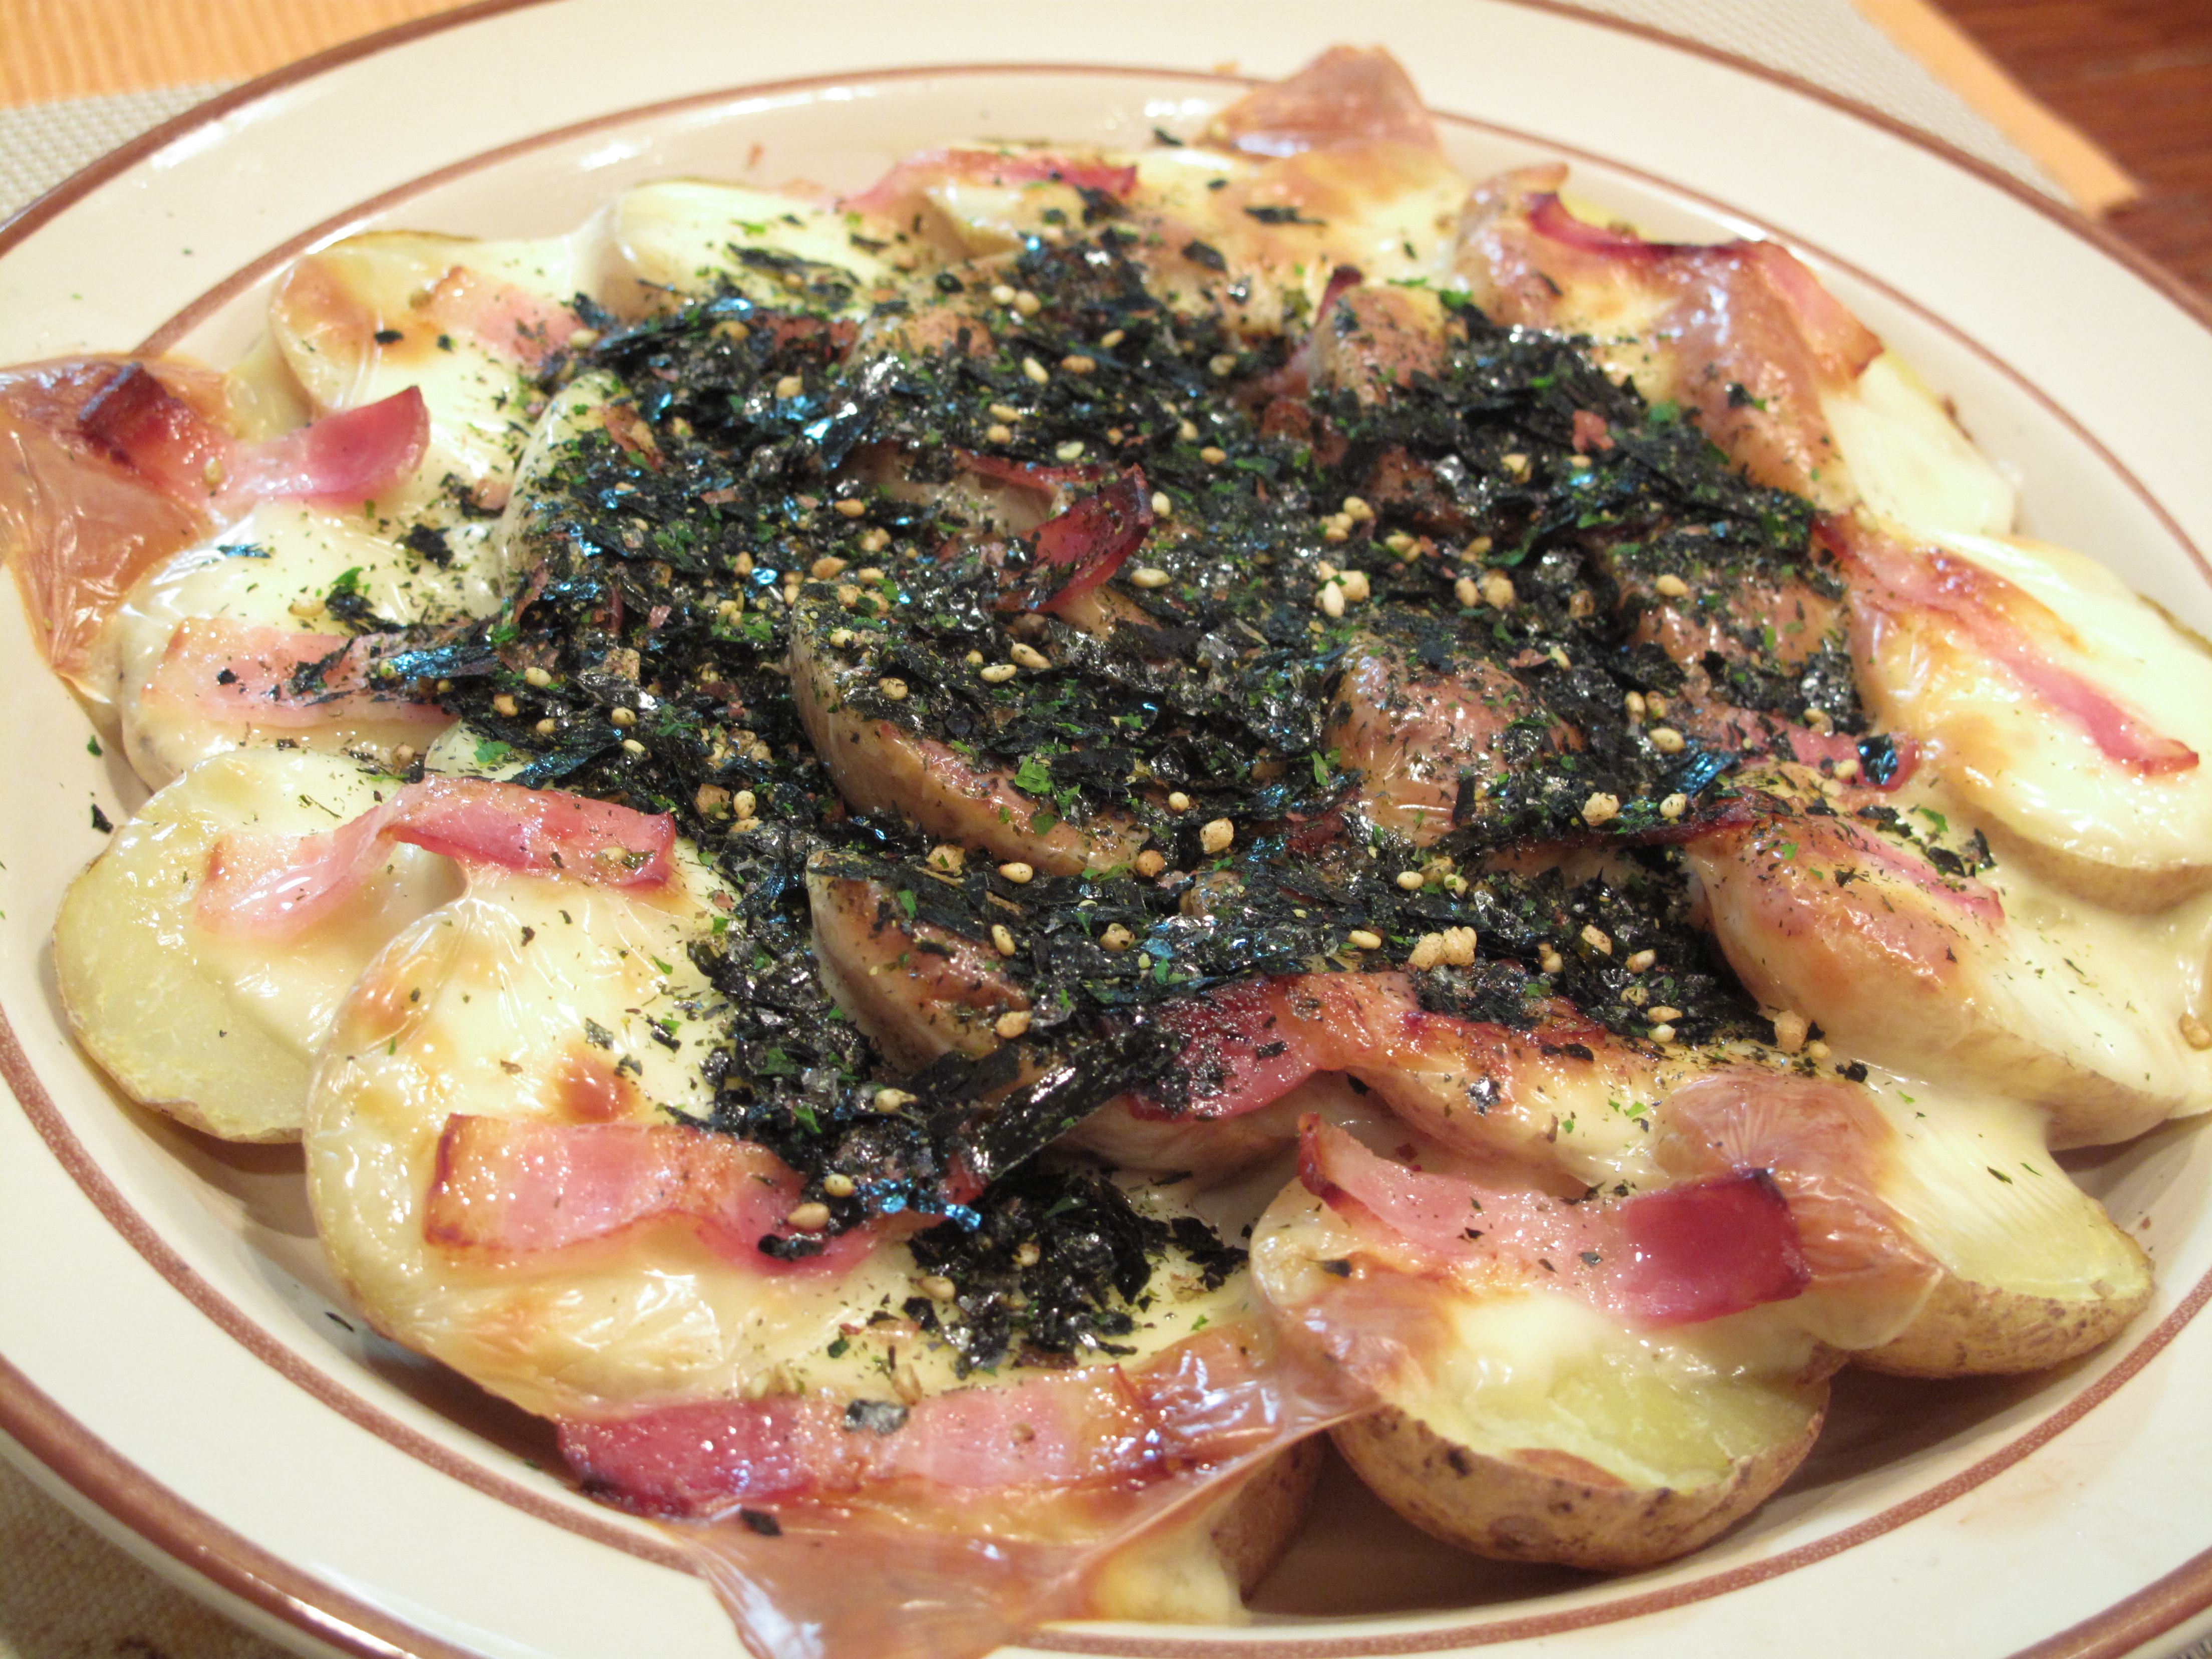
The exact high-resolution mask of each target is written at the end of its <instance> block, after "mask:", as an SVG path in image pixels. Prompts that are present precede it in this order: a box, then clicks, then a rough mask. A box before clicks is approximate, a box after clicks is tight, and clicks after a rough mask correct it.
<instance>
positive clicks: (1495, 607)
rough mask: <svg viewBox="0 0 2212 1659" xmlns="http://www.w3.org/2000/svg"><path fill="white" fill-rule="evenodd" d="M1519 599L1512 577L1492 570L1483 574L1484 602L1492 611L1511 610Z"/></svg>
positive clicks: (1500, 571)
mask: <svg viewBox="0 0 2212 1659" xmlns="http://www.w3.org/2000/svg"><path fill="white" fill-rule="evenodd" d="M1517 597H1518V596H1517V595H1516V593H1515V592H1514V591H1513V578H1512V577H1510V576H1509V575H1507V574H1505V573H1504V571H1502V570H1490V571H1486V572H1484V573H1483V578H1482V602H1483V603H1484V604H1485V605H1488V606H1489V607H1490V608H1491V609H1492V611H1506V610H1510V609H1511V608H1512V605H1513V601H1514V599H1516V598H1517Z"/></svg>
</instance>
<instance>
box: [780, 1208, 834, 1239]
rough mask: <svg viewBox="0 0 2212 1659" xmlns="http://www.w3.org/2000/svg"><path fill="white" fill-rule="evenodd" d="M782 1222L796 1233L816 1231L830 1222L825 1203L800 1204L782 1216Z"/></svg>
mask: <svg viewBox="0 0 2212 1659" xmlns="http://www.w3.org/2000/svg"><path fill="white" fill-rule="evenodd" d="M783 1225H785V1226H787V1227H788V1228H790V1229H791V1230H792V1231H793V1232H796V1233H818V1232H820V1231H822V1230H823V1228H824V1227H826V1226H828V1225H829V1206H828V1205H827V1204H822V1203H814V1204H802V1205H800V1206H799V1207H798V1208H797V1209H795V1210H793V1212H791V1213H790V1214H789V1215H787V1216H786V1217H784V1218H783Z"/></svg>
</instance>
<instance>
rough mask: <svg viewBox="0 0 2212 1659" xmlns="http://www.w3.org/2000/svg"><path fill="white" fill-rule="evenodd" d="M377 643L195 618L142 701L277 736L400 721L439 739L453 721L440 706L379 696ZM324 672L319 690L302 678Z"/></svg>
mask: <svg viewBox="0 0 2212 1659" xmlns="http://www.w3.org/2000/svg"><path fill="white" fill-rule="evenodd" d="M376 646H377V641H375V640H374V639H372V638H369V637H368V636H352V635H343V634H296V633H293V632H291V631H290V630H289V629H282V628H270V627H267V626H264V625H262V624H259V623H245V622H240V621H237V620H235V619H234V618H232V617H187V618H186V619H185V621H184V622H182V623H179V624H178V626H177V629H176V631H175V632H174V633H173V634H172V635H170V636H169V644H168V648H167V650H165V651H164V652H163V653H161V662H160V663H159V664H158V665H156V666H155V670H154V673H153V676H152V678H149V680H148V681H147V684H146V689H145V690H144V692H143V694H142V697H143V702H145V704H146V705H148V706H149V707H152V708H176V709H191V710H194V711H195V712H197V713H198V714H201V715H202V716H203V717H205V718H210V719H215V720H225V721H231V722H235V723H236V724H238V725H240V726H260V727H265V728H269V729H272V730H284V731H300V730H304V729H307V728H309V727H313V726H324V725H329V724H331V723H333V722H337V721H343V720H377V721H398V722H404V723H406V724H410V725H414V726H420V727H422V730H423V731H424V732H436V731H439V730H441V729H442V728H443V727H445V726H450V725H451V724H452V723H453V716H452V715H451V714H447V712H446V711H445V710H444V709H442V708H439V707H438V706H437V705H436V704H435V703H427V702H412V701H410V699H407V698H404V697H399V696H393V695H392V694H391V693H390V692H387V691H383V690H378V689H376V687H375V686H374V684H372V683H371V681H370V679H369V674H368V669H369V665H370V664H371V663H372V662H373V661H374V652H375V649H376ZM310 669H319V673H318V674H317V675H316V676H315V677H314V678H313V683H312V684H305V683H303V682H302V680H301V672H302V671H304V670H310Z"/></svg>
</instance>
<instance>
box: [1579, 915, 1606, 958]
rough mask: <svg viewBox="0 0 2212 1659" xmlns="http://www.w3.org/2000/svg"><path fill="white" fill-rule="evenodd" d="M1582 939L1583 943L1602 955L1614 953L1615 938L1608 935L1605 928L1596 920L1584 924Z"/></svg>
mask: <svg viewBox="0 0 2212 1659" xmlns="http://www.w3.org/2000/svg"><path fill="white" fill-rule="evenodd" d="M1581 939H1582V942H1583V944H1585V945H1589V948H1590V949H1591V950H1593V951H1596V952H1597V953H1598V955H1600V956H1601V957H1609V956H1611V955H1612V954H1613V940H1612V939H1609V938H1607V935H1606V933H1605V930H1604V929H1602V928H1601V927H1599V926H1598V925H1597V924H1596V923H1595V922H1584V923H1583V931H1582V934H1581Z"/></svg>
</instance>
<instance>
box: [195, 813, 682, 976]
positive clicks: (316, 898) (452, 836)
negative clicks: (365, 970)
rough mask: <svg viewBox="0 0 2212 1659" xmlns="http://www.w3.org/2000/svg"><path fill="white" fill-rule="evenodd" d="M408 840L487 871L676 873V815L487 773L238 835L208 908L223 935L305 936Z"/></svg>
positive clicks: (211, 875) (655, 878) (207, 916)
mask: <svg viewBox="0 0 2212 1659" xmlns="http://www.w3.org/2000/svg"><path fill="white" fill-rule="evenodd" d="M387 839H389V840H393V841H404V842H410V843H411V844H413V845H415V846H416V847H421V848H427V849H428V850H429V851H430V852H433V853H438V854H443V855H444V856H446V857H447V858H450V859H453V860H456V861H457V862H459V863H460V864H463V865H466V866H474V867H477V868H497V869H503V870H513V871H523V872H532V873H536V874H540V875H557V876H563V877H566V878H568V879H571V880H574V881H586V882H594V883H599V884H603V885H606V886H611V887H657V886H659V885H661V884H664V883H665V882H666V881H667V880H668V879H669V877H670V875H671V873H672V869H673V866H671V863H670V858H669V855H670V853H671V849H672V848H674V846H675V844H676V824H675V821H674V820H673V819H672V818H671V817H669V816H668V815H667V814H665V813H661V814H659V815H652V816H649V815H647V814H646V813H643V812H636V811H631V810H630V809H629V807H626V806H616V805H611V804H610V803H609V802H606V801H599V800H591V799H586V798H585V797H583V796H581V795H571V794H568V793H563V792H562V791H560V790H555V789H527V788H525V787H522V786H521V785H520V784H513V783H495V782H492V781H489V780H487V779H483V778H452V777H428V778H424V779H422V780H421V781H419V782H416V783H410V784H408V785H407V786H405V787H404V788H402V789H400V790H399V791H398V793H396V794H394V795H393V796H392V799H390V800H388V801H386V802H385V803H384V805H381V806H379V807H377V808H376V809H374V811H369V812H365V813H363V814H362V816H361V817H357V818H356V819H354V820H353V821H352V822H351V823H347V824H343V825H342V826H340V827H339V828H338V829H333V830H330V831H327V832H325V833H323V834H320V835H313V836H225V837H224V838H223V839H222V841H220V842H217V843H216V848H215V851H214V852H213V853H212V854H210V858H209V863H208V875H207V879H206V881H205V882H204V884H202V886H201V888H200V896H199V903H198V908H197V915H198V920H199V922H200V925H201V926H202V927H206V928H207V929H208V930H209V931H210V932H212V933H229V934H233V935H252V936H257V937H260V938H264V939H290V938H293V937H295V936H296V935H297V934H299V933H301V932H302V931H304V930H305V929H306V928H307V927H311V926H313V924H314V923H315V922H316V921H319V920H320V919H321V918H322V917H324V916H325V915H329V914H330V913H331V911H332V910H334V909H336V908H337V907H338V906H339V905H340V904H342V903H343V902H345V900H346V898H347V897H348V896H349V895H350V894H351V893H352V892H353V891H354V890H355V889H356V888H357V887H358V886H360V884H362V881H364V880H366V879H367V878H368V875H369V874H370V873H371V872H373V871H374V869H375V867H376V866H377V864H378V863H379V862H380V860H382V858H383V856H384V854H383V849H382V843H383V842H385V841H386V840H387Z"/></svg>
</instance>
